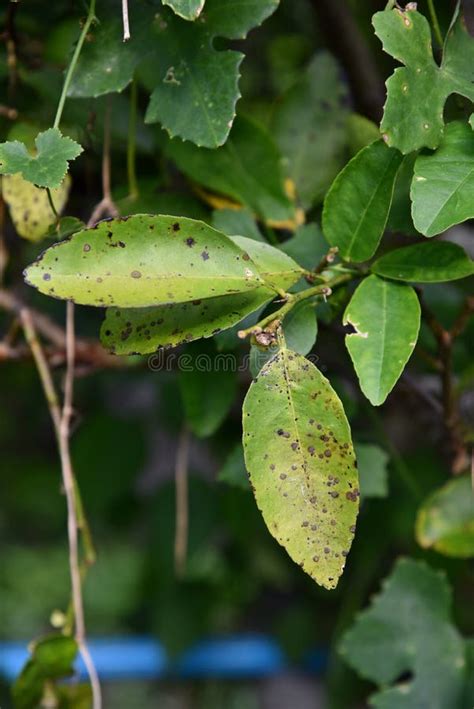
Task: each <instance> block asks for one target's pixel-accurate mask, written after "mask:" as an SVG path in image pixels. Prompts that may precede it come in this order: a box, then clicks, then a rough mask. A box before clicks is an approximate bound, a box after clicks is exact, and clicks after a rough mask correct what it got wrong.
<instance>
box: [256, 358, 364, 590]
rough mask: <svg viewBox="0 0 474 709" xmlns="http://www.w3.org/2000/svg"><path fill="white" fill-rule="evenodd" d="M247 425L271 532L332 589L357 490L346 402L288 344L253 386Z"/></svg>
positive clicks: (350, 532)
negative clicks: (344, 405)
mask: <svg viewBox="0 0 474 709" xmlns="http://www.w3.org/2000/svg"><path fill="white" fill-rule="evenodd" d="M243 429H244V434H243V442H244V451H245V461H246V466H247V470H248V472H249V475H250V480H251V483H252V486H253V489H254V493H255V497H256V500H257V505H258V506H259V508H260V510H261V511H262V514H263V517H264V520H265V522H266V524H267V526H268V528H269V530H270V532H271V533H272V534H273V536H274V537H275V538H276V539H277V540H278V542H279V543H280V544H282V545H283V546H284V547H285V549H286V550H287V552H288V554H289V555H290V556H291V558H292V559H293V560H294V561H296V562H297V563H298V564H300V565H301V566H302V568H303V570H304V571H306V573H308V574H309V575H310V576H312V578H314V580H315V581H316V582H317V583H318V584H320V585H322V586H324V587H326V588H328V589H331V588H335V586H336V584H337V581H338V578H339V576H340V575H341V573H342V571H343V568H344V564H345V557H346V556H347V554H348V551H349V548H350V545H351V542H352V538H353V535H354V531H355V527H354V525H355V521H356V517H357V511H358V497H359V490H358V482H357V471H356V469H355V466H356V463H355V459H354V451H353V448H352V442H351V436H350V430H349V424H348V422H347V419H346V417H345V414H344V410H343V408H342V404H341V402H340V401H339V399H338V397H337V396H336V394H335V392H334V391H333V389H332V388H331V385H330V384H329V382H328V381H327V379H325V377H323V375H322V374H321V373H320V372H319V371H318V370H317V369H316V367H315V366H314V365H313V364H312V363H311V362H309V361H308V360H306V359H305V358H304V357H302V356H301V355H298V354H297V353H295V352H292V351H291V350H288V349H286V348H283V349H281V350H280V351H279V352H278V353H277V354H276V355H275V356H274V357H273V358H272V359H271V360H270V362H268V363H267V364H266V365H265V366H264V367H263V369H262V370H261V371H260V373H259V375H258V377H257V378H256V380H255V381H254V382H253V383H252V384H251V386H250V389H249V391H248V393H247V396H246V398H245V401H244V407H243Z"/></svg>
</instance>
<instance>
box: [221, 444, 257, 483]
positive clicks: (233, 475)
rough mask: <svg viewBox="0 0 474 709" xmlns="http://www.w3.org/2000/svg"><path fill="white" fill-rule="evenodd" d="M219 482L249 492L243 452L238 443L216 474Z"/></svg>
mask: <svg viewBox="0 0 474 709" xmlns="http://www.w3.org/2000/svg"><path fill="white" fill-rule="evenodd" d="M217 480H219V482H224V483H228V484H229V485H232V486H233V487H238V488H240V489H241V490H246V491H250V485H249V479H248V476H247V471H246V470H245V461H244V450H243V448H242V444H241V443H238V444H237V445H236V446H235V447H234V448H233V449H232V450H231V452H230V453H229V455H228V456H227V458H226V459H225V462H224V465H223V466H222V468H221V469H220V470H219V473H218V474H217Z"/></svg>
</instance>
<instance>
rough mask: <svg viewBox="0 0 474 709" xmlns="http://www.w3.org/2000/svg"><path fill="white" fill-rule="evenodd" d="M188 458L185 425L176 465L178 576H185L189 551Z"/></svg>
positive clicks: (176, 556)
mask: <svg viewBox="0 0 474 709" xmlns="http://www.w3.org/2000/svg"><path fill="white" fill-rule="evenodd" d="M188 459H189V431H188V429H187V427H186V426H184V428H183V430H182V431H181V435H180V437H179V443H178V451H177V453H176V465H175V487H176V532H175V538H174V568H175V573H176V575H177V576H183V574H184V571H185V569H186V556H187V551H188V528H189V509H188V505H189V502H188Z"/></svg>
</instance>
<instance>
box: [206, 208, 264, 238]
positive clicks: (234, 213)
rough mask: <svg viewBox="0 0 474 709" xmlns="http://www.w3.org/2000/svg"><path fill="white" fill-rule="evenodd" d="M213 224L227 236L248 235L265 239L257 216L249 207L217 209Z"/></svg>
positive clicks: (214, 212)
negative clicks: (258, 224) (256, 218)
mask: <svg viewBox="0 0 474 709" xmlns="http://www.w3.org/2000/svg"><path fill="white" fill-rule="evenodd" d="M212 226H213V227H214V229H217V230H218V231H222V232H223V233H224V234H227V236H236V235H237V236H246V237H248V238H249V239H255V240H256V241H265V238H264V236H263V235H262V232H261V231H260V229H259V228H258V226H257V222H256V220H255V217H254V216H253V215H252V213H251V212H250V210H248V209H215V210H214V211H213V213H212Z"/></svg>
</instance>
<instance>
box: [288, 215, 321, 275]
mask: <svg viewBox="0 0 474 709" xmlns="http://www.w3.org/2000/svg"><path fill="white" fill-rule="evenodd" d="M278 248H279V249H281V250H282V251H284V252H285V254H288V256H291V258H293V259H295V261H298V263H299V264H301V265H302V266H303V268H307V269H308V270H310V271H311V270H312V269H313V268H315V267H316V266H317V265H318V263H319V262H320V261H321V259H322V258H323V256H325V254H327V252H328V251H329V244H328V242H327V241H326V239H325V238H324V236H323V233H322V231H321V229H320V227H319V225H318V224H316V223H314V222H313V223H309V224H303V225H302V226H300V227H298V229H297V230H296V231H295V233H294V235H293V236H292V237H291V238H290V239H288V240H287V241H284V242H283V243H282V244H279V246H278Z"/></svg>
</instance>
